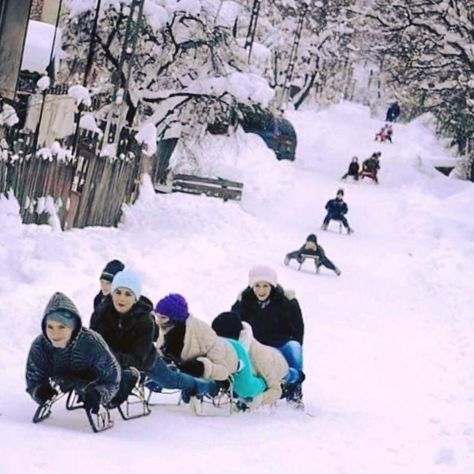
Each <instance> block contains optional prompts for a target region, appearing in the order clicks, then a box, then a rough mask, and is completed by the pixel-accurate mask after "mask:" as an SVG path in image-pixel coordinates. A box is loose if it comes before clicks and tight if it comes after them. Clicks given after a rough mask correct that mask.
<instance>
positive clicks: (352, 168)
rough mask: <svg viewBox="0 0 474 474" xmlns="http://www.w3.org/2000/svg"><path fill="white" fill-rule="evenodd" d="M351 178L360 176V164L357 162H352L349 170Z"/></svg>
mask: <svg viewBox="0 0 474 474" xmlns="http://www.w3.org/2000/svg"><path fill="white" fill-rule="evenodd" d="M347 174H348V175H349V176H357V175H358V174H359V163H358V162H357V161H352V162H351V164H350V165H349V169H348V170H347Z"/></svg>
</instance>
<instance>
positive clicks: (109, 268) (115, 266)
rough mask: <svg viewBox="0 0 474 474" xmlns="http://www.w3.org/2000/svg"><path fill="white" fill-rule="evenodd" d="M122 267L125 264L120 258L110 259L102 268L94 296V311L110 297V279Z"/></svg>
mask: <svg viewBox="0 0 474 474" xmlns="http://www.w3.org/2000/svg"><path fill="white" fill-rule="evenodd" d="M124 268H125V265H124V264H123V263H122V262H121V261H120V260H111V261H110V262H109V263H108V264H107V265H106V266H105V268H104V269H103V270H102V273H101V275H100V291H99V293H97V295H96V296H95V298H94V311H97V310H98V309H99V306H101V305H103V304H104V303H106V302H107V301H108V300H109V299H110V288H111V286H112V280H113V279H114V276H115V275H116V274H117V273H118V272H121V271H122V270H123V269H124Z"/></svg>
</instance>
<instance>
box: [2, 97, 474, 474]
mask: <svg viewBox="0 0 474 474" xmlns="http://www.w3.org/2000/svg"><path fill="white" fill-rule="evenodd" d="M290 118H291V120H292V121H293V123H294V124H295V126H296V129H297V131H298V136H299V145H298V149H297V159H296V161H295V162H293V163H290V162H278V161H277V160H275V158H274V156H273V155H272V153H271V152H270V151H269V150H268V149H266V148H265V146H264V145H263V142H262V140H261V139H260V138H259V137H257V136H255V135H244V134H242V135H238V136H237V138H226V137H213V138H212V140H211V139H210V141H209V142H208V143H206V144H203V145H202V150H201V151H199V150H198V151H197V152H198V153H201V154H202V162H203V167H204V168H205V170H206V171H207V173H208V174H209V175H221V176H223V177H227V178H230V179H239V180H242V181H244V183H245V187H244V196H243V200H242V202H241V203H240V204H239V203H235V202H227V203H223V202H221V201H219V200H215V199H210V198H205V197H192V196H188V195H179V194H173V195H155V194H154V192H153V190H152V189H151V185H150V183H148V182H147V181H145V183H144V186H143V188H142V193H141V196H140V199H139V201H138V202H137V203H136V205H135V206H133V208H129V209H127V210H126V213H125V218H124V222H123V223H122V224H121V225H120V227H119V228H118V229H103V228H88V229H84V230H77V229H74V230H71V231H68V232H58V231H55V230H53V229H52V228H51V227H49V226H34V225H28V226H26V225H21V223H20V219H19V217H18V215H17V210H18V206H17V205H16V203H15V201H14V200H7V199H5V198H2V199H0V226H1V229H2V238H1V241H0V268H1V269H2V271H1V272H0V294H1V295H2V300H3V303H4V304H3V305H2V309H1V311H0V314H1V317H0V342H1V344H2V347H3V349H2V357H1V359H0V374H1V380H2V382H3V389H2V391H1V392H0V413H1V415H0V424H1V427H2V429H1V430H0V444H1V446H2V453H3V454H2V462H1V466H2V467H1V469H0V472H2V474H3V473H5V474H10V473H18V472H25V473H28V474H29V473H48V474H49V473H59V472H68V473H79V472H80V473H84V472H91V473H94V472H102V471H105V470H106V471H107V472H109V473H110V474H115V473H127V474H131V473H143V472H146V471H148V470H150V469H152V470H153V469H157V470H160V471H163V472H166V473H167V474H171V473H182V472H186V473H193V474H194V473H206V474H211V473H220V474H227V473H236V474H237V473H239V474H241V473H272V474H280V473H281V474H283V473H285V474H286V473H288V472H290V471H291V472H295V473H299V474H306V473H308V474H310V473H314V472H319V473H321V474H392V473H393V474H398V473H404V474H444V473H450V474H451V473H452V474H472V473H473V472H474V415H473V413H474V371H473V361H474V346H473V343H472V341H473V339H472V334H473V329H474V320H473V317H472V308H473V307H474V294H473V292H472V282H473V281H474V263H473V262H474V244H473V236H474V213H473V212H472V202H473V198H474V188H473V186H472V183H469V182H462V181H457V180H453V179H449V178H447V177H445V176H443V175H441V174H440V173H438V172H436V171H435V170H434V169H433V168H432V167H431V165H430V164H429V163H430V160H432V159H433V158H443V157H446V156H447V154H448V153H447V152H446V151H445V150H444V149H443V148H442V147H441V145H440V144H439V143H438V142H437V140H436V139H435V138H434V137H433V135H432V133H431V132H430V131H429V130H428V129H427V128H425V127H424V126H423V124H422V123H421V122H414V123H411V124H395V132H394V144H393V145H390V144H378V143H374V142H373V136H374V134H375V132H376V131H378V129H379V128H380V127H381V125H382V122H381V121H380V120H376V119H373V118H370V116H369V112H368V109H366V108H365V107H362V106H358V105H354V104H347V103H345V104H340V105H338V106H334V107H331V108H329V109H327V110H323V111H320V112H318V113H316V112H314V111H305V112H295V113H293V114H292V115H291V117H290ZM377 150H380V151H381V152H382V159H381V166H382V169H381V172H380V184H379V185H375V184H373V183H371V182H368V181H367V180H364V182H358V183H355V182H352V181H349V180H348V181H347V182H342V181H340V177H341V176H342V175H343V174H344V173H345V171H346V169H347V166H348V164H349V161H350V159H351V157H352V156H353V155H357V156H358V157H359V159H360V160H362V159H364V158H366V157H368V156H369V155H370V154H371V153H372V152H373V151H377ZM216 158H218V161H216ZM339 187H343V188H344V189H345V199H346V201H347V202H348V205H349V214H348V218H349V222H350V224H351V226H352V227H354V229H355V234H353V235H351V236H347V235H345V234H339V232H338V230H337V226H335V224H333V227H330V231H328V232H322V231H320V230H319V228H320V225H321V222H322V219H323V217H324V205H325V203H326V201H327V200H328V199H329V198H332V197H334V195H335V192H336V190H337V189H338V188H339ZM310 232H316V233H317V234H318V238H319V241H320V243H321V244H322V246H323V247H324V249H325V250H326V253H327V254H328V256H329V257H330V258H331V259H332V260H334V262H335V263H336V264H337V265H338V266H339V267H340V268H341V270H342V275H341V276H340V277H337V276H336V275H335V274H333V273H332V272H330V271H327V270H321V273H320V274H319V275H315V274H314V271H313V269H312V267H311V265H310V264H309V263H307V264H306V265H307V266H305V267H303V269H302V270H301V271H300V272H298V271H296V270H295V268H294V267H293V268H289V267H285V266H284V265H283V263H282V262H283V257H284V255H285V253H287V252H288V251H290V250H294V249H296V248H297V247H299V246H300V245H301V244H302V242H303V241H304V238H305V237H306V235H307V234H308V233H310ZM113 258H119V259H121V260H122V261H124V262H125V263H126V265H127V266H128V267H129V268H133V269H135V270H136V271H138V273H139V274H140V275H141V276H142V277H143V282H144V289H143V293H144V294H145V295H147V296H149V297H150V298H151V299H152V300H153V301H154V302H156V301H157V299H159V298H160V297H162V296H164V295H165V294H167V293H168V292H170V291H173V292H181V293H182V294H183V295H185V297H186V298H187V300H188V302H189V304H190V309H191V312H192V313H193V314H194V315H195V316H198V317H200V318H202V319H204V320H206V321H209V322H210V321H211V320H212V319H213V318H214V317H215V316H216V315H217V314H218V313H219V312H221V311H224V310H227V309H228V308H229V307H230V305H231V304H232V303H233V302H234V301H235V299H236V296H237V294H238V292H239V291H240V290H242V289H243V288H244V287H245V286H246V284H247V273H248V270H249V268H250V267H251V266H252V265H254V264H257V263H264V264H268V265H270V266H273V267H274V268H275V269H276V270H277V272H278V276H279V281H280V282H281V284H282V285H283V286H284V287H287V288H292V289H294V290H295V291H296V294H297V297H298V299H299V301H300V304H301V307H302V309H303V314H304V317H305V324H306V335H305V346H304V357H305V362H304V363H305V372H306V373H307V381H306V382H305V384H304V398H305V405H306V409H307V412H308V413H309V414H311V415H312V416H307V415H306V414H304V413H300V412H296V411H294V410H293V409H291V408H290V407H288V406H286V405H285V403H284V402H280V404H279V405H278V407H277V409H276V410H275V411H273V412H272V411H270V410H269V409H262V410H259V411H257V412H255V413H252V414H237V415H235V416H232V417H230V418H222V417H215V418H198V417H196V416H194V415H193V414H192V413H191V411H190V409H189V407H186V406H172V407H156V408H155V409H154V410H153V412H152V414H151V415H150V416H149V417H147V418H142V419H138V420H132V421H128V422H124V421H121V420H120V419H119V418H118V415H117V414H115V413H114V418H115V420H116V422H115V426H114V428H113V429H112V430H110V431H107V432H105V433H102V434H98V435H93V434H91V433H90V430H89V427H88V425H87V422H86V421H85V419H84V418H83V416H81V414H80V413H76V412H74V413H66V412H65V411H64V410H63V409H62V407H61V408H59V407H58V408H56V407H54V411H53V415H52V417H51V418H50V419H48V420H47V421H46V422H44V423H43V424H41V425H33V424H31V417H32V415H33V412H34V409H35V405H34V403H33V402H32V401H31V400H30V399H29V397H28V396H27V394H26V393H25V391H24V367H25V361H26V355H27V352H28V349H29V346H30V344H31V341H32V340H33V338H34V337H35V336H36V335H37V334H38V332H39V325H40V320H41V314H42V311H43V309H44V307H45V305H46V302H47V300H48V299H49V297H50V296H51V294H52V293H53V292H54V291H56V290H60V291H63V292H65V293H66V294H67V295H69V296H70V297H71V298H72V299H73V300H74V301H75V302H76V304H77V306H78V307H79V309H80V311H81V314H82V315H83V320H84V323H85V324H88V322H89V317H90V314H91V311H92V299H93V297H94V295H95V294H96V293H97V291H98V287H99V281H98V278H99V275H100V272H101V270H102V268H103V266H104V264H105V263H106V262H107V261H109V260H111V259H113Z"/></svg>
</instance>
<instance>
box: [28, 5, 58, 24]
mask: <svg viewBox="0 0 474 474" xmlns="http://www.w3.org/2000/svg"><path fill="white" fill-rule="evenodd" d="M59 4H60V0H33V1H32V4H31V14H30V19H31V20H37V21H43V22H45V23H50V24H51V25H55V24H56V16H57V14H58V8H59Z"/></svg>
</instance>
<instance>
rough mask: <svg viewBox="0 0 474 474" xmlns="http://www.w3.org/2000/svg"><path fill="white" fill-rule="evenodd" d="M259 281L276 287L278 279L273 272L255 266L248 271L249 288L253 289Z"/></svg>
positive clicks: (270, 269) (271, 269)
mask: <svg viewBox="0 0 474 474" xmlns="http://www.w3.org/2000/svg"><path fill="white" fill-rule="evenodd" d="M259 281H266V282H267V283H270V285H272V286H277V285H278V279H277V274H276V272H275V270H273V268H270V267H267V266H265V265H256V266H255V267H253V268H251V269H250V272H249V286H250V287H253V286H254V285H255V284H256V283H258V282H259Z"/></svg>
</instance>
